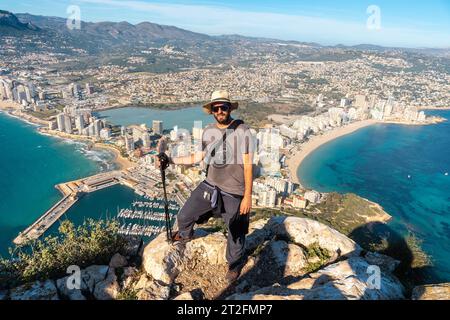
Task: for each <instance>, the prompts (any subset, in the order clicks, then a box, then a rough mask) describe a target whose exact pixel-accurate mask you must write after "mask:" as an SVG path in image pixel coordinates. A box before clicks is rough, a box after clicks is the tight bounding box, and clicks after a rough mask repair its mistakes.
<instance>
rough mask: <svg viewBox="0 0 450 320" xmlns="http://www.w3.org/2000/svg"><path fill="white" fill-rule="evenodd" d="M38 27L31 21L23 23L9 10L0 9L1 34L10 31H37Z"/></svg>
mask: <svg viewBox="0 0 450 320" xmlns="http://www.w3.org/2000/svg"><path fill="white" fill-rule="evenodd" d="M38 30H39V28H38V27H36V26H35V25H34V24H32V23H29V22H28V23H23V22H21V21H19V19H18V18H17V17H16V16H15V15H14V14H12V13H11V12H8V11H4V10H0V32H1V33H2V34H4V33H7V32H12V31H38Z"/></svg>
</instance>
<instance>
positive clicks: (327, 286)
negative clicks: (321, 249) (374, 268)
mask: <svg viewBox="0 0 450 320" xmlns="http://www.w3.org/2000/svg"><path fill="white" fill-rule="evenodd" d="M369 266H370V265H369V264H368V263H367V261H365V260H364V259H362V258H359V257H353V258H349V259H348V260H345V261H340V262H338V263H335V264H332V265H329V266H328V267H326V268H324V269H322V270H319V271H318V272H316V273H313V274H310V276H309V277H307V278H304V279H302V280H300V281H298V282H295V283H292V284H290V285H288V286H280V285H273V286H270V287H265V288H262V289H259V290H256V291H254V292H249V293H245V294H234V295H231V296H230V297H228V298H227V299H229V300H242V299H243V300H246V299H262V300H264V299H275V298H277V299H288V300H290V299H292V300H355V299H368V300H397V299H404V295H403V291H404V289H403V286H402V285H401V283H400V282H399V281H398V279H396V278H395V277H393V276H391V275H389V274H387V273H381V274H380V277H379V278H378V279H379V281H380V282H379V285H380V286H379V287H378V288H377V287H376V283H373V282H372V281H371V279H369V277H370V276H371V275H372V273H371V272H369V273H368V268H369ZM374 285H375V286H374Z"/></svg>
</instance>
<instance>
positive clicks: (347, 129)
mask: <svg viewBox="0 0 450 320" xmlns="http://www.w3.org/2000/svg"><path fill="white" fill-rule="evenodd" d="M376 123H379V121H377V120H373V119H370V120H363V121H358V122H354V123H351V124H349V125H346V126H344V127H338V128H334V129H332V130H330V131H327V132H325V133H323V134H321V135H319V136H312V137H311V138H310V139H309V140H308V141H307V142H305V143H302V144H301V145H299V146H297V147H295V148H294V149H293V150H292V151H291V156H290V157H289V158H288V159H287V160H286V164H287V166H288V169H289V173H290V178H291V181H292V182H294V183H298V184H301V182H300V180H299V179H298V177H297V169H298V167H299V166H300V164H301V163H302V162H303V160H305V158H306V157H307V156H308V155H309V154H310V153H311V152H313V151H314V150H316V149H317V148H318V147H320V146H321V145H323V144H325V143H327V142H329V141H332V140H334V139H336V138H339V137H342V136H344V135H347V134H349V133H352V132H355V131H356V130H358V129H361V128H364V127H367V126H370V125H373V124H376Z"/></svg>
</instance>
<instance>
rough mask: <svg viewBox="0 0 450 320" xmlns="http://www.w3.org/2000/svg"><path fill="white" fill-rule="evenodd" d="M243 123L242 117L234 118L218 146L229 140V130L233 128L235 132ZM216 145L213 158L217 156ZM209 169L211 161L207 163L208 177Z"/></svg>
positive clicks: (212, 154)
mask: <svg viewBox="0 0 450 320" xmlns="http://www.w3.org/2000/svg"><path fill="white" fill-rule="evenodd" d="M241 124H244V121H242V120H240V119H236V120H234V121H233V122H232V123H231V124H230V125H229V126H228V127H227V128H226V129H225V132H224V133H223V135H222V140H221V141H220V142H219V144H218V145H217V146H216V147H222V146H223V144H224V143H225V141H226V140H227V130H231V133H233V132H234V131H235V130H236V129H237V128H238V127H239V126H240V125H241ZM216 147H214V148H213V149H212V150H211V159H212V158H214V157H215V155H216ZM208 171H209V163H208V164H207V165H206V177H208Z"/></svg>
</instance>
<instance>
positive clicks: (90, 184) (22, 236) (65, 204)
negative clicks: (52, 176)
mask: <svg viewBox="0 0 450 320" xmlns="http://www.w3.org/2000/svg"><path fill="white" fill-rule="evenodd" d="M121 174H122V173H121V171H110V172H106V173H100V174H96V175H93V176H90V177H87V178H83V179H79V180H74V181H69V182H65V183H60V184H57V185H56V186H55V187H56V189H58V190H59V191H60V192H61V193H62V194H63V198H62V199H61V200H59V201H58V202H57V203H56V204H55V205H54V206H52V207H51V208H50V209H48V210H47V211H46V212H45V213H44V214H43V215H42V216H41V217H40V218H39V219H37V220H36V221H35V222H34V223H33V224H32V225H30V226H29V227H28V228H26V229H25V230H24V231H22V232H21V233H19V235H18V236H17V237H16V238H15V239H14V240H13V242H14V243H15V244H17V245H21V244H24V243H26V242H27V241H30V240H36V239H38V238H39V237H40V236H41V235H42V234H44V233H45V231H47V230H48V229H49V228H50V227H51V226H52V225H53V224H54V223H55V222H56V221H58V219H59V218H61V216H62V215H63V214H64V213H66V212H67V210H69V209H70V207H72V206H73V205H74V204H75V203H76V202H77V200H78V199H79V198H80V197H82V196H83V195H84V194H86V193H91V192H95V191H97V190H101V189H104V188H107V187H110V186H113V185H116V184H118V183H120V181H121Z"/></svg>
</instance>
